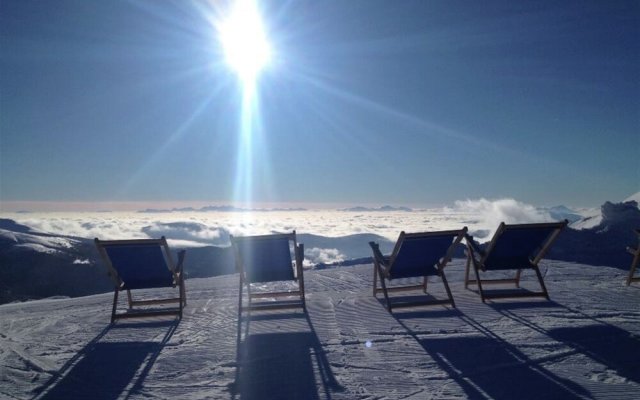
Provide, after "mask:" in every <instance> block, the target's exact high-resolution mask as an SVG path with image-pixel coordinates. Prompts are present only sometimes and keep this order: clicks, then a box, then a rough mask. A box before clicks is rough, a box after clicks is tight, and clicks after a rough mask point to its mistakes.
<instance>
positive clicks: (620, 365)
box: [492, 302, 640, 383]
mask: <svg viewBox="0 0 640 400" xmlns="http://www.w3.org/2000/svg"><path fill="white" fill-rule="evenodd" d="M516 304H517V303H516ZM538 304H540V303H538ZM543 304H544V303H543ZM521 306H522V308H525V307H527V306H528V307H531V306H532V304H529V303H521ZM537 306H539V305H537ZM548 306H549V307H557V308H560V309H562V310H565V311H569V312H572V313H576V314H582V316H583V317H584V319H586V320H589V322H590V323H589V324H588V325H583V326H572V327H559V328H551V329H546V328H544V327H541V326H539V325H538V324H536V323H534V322H531V321H529V320H528V319H526V318H525V317H522V316H519V315H517V314H515V313H514V312H512V311H513V310H516V307H514V305H509V304H493V305H492V307H493V308H494V309H495V310H496V311H498V312H500V313H501V314H503V315H505V316H507V317H509V318H511V319H513V320H514V321H517V322H520V323H522V324H525V325H527V326H529V327H530V328H532V329H535V330H537V331H538V332H540V333H543V334H545V335H547V336H549V337H550V338H552V339H554V340H556V341H558V342H561V343H564V344H565V345H567V346H569V347H571V348H573V349H574V350H575V351H577V352H579V353H581V354H583V355H585V356H587V357H589V358H591V359H592V360H594V361H596V362H598V363H600V364H602V365H604V366H605V367H607V368H608V369H611V370H614V371H616V373H617V374H619V375H620V376H621V377H623V378H626V379H628V380H631V381H633V382H636V383H640V367H639V366H638V357H639V356H640V340H639V339H638V338H636V337H634V336H633V335H632V334H631V333H630V332H629V331H626V330H624V329H621V328H618V327H617V326H614V325H610V324H608V323H606V322H602V321H599V320H598V319H597V318H594V317H591V316H589V315H587V314H583V313H581V312H580V311H576V310H573V309H571V308H568V307H566V306H564V305H561V304H558V303H555V302H549V304H548Z"/></svg>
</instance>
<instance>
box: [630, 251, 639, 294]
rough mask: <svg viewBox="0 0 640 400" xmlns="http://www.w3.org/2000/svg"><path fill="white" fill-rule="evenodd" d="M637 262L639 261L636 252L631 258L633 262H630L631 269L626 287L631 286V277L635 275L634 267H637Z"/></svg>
mask: <svg viewBox="0 0 640 400" xmlns="http://www.w3.org/2000/svg"><path fill="white" fill-rule="evenodd" d="M638 261H640V252H636V254H635V255H634V256H633V261H632V262H631V268H630V269H629V276H628V277H627V286H629V285H631V282H633V280H634V279H633V276H634V275H635V273H636V267H637V266H638Z"/></svg>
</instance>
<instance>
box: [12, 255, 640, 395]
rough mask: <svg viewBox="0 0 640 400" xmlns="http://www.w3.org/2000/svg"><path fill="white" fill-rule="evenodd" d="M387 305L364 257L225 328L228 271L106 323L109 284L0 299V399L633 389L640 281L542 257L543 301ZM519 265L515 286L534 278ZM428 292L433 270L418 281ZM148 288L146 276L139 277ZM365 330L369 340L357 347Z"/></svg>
mask: <svg viewBox="0 0 640 400" xmlns="http://www.w3.org/2000/svg"><path fill="white" fill-rule="evenodd" d="M463 268H464V263H463V261H462V260H459V259H456V260H454V262H453V264H451V266H450V267H447V274H448V278H449V281H450V283H451V284H452V290H453V294H454V297H455V299H456V303H457V305H458V308H457V309H450V308H445V307H441V306H435V307H430V308H429V307H427V308H417V309H411V310H406V311H403V312H399V313H396V314H394V315H390V314H388V313H387V312H386V311H385V309H384V308H383V306H382V304H381V303H380V302H379V301H377V300H375V299H374V298H373V297H372V296H371V288H370V285H371V266H370V265H363V266H358V267H352V268H335V269H330V270H323V271H309V272H307V273H306V274H305V278H306V283H307V285H306V286H307V293H308V295H307V301H308V313H307V315H306V316H305V314H303V313H302V312H300V311H292V312H288V311H274V312H271V313H267V314H259V313H256V314H254V315H253V316H252V317H251V318H250V319H247V320H245V321H244V322H243V325H242V330H241V337H242V340H241V343H240V345H238V342H237V340H236V335H237V332H238V330H237V324H236V322H237V319H236V316H237V283H238V281H237V279H238V278H237V275H227V276H220V277H215V278H206V279H192V280H189V281H187V295H188V299H189V304H188V306H187V308H186V309H185V316H184V318H183V319H182V321H180V322H179V323H177V322H175V321H174V320H172V319H160V318H159V319H157V320H152V321H149V320H142V321H130V322H119V323H117V324H115V325H113V326H110V325H109V313H110V303H111V297H112V296H111V295H110V294H104V295H94V296H89V297H81V298H74V299H63V300H39V301H33V302H28V303H21V304H8V305H4V306H0V315H2V318H0V398H7V399H33V398H38V399H71V398H91V399H119V398H127V399H143V398H144V399H160V398H162V399H164V398H174V399H178V398H180V399H204V398H207V399H233V398H240V399H287V398H292V399H400V398H403V399H426V398H435V399H452V398H453V399H464V398H494V399H515V398H518V399H536V400H539V399H549V398H557V399H571V398H584V399H591V398H594V399H630V398H634V397H637V395H638V393H640V367H639V365H638V359H640V287H637V286H636V287H626V286H624V284H623V281H624V274H625V272H624V271H621V270H619V269H613V268H608V267H595V266H587V265H581V264H572V263H565V262H556V261H543V262H542V270H543V273H544V275H545V280H546V283H547V285H548V288H549V291H550V293H551V297H552V301H550V302H547V301H541V300H517V301H509V300H501V301H496V302H494V303H488V304H483V303H482V302H481V301H480V299H479V297H478V296H477V295H476V294H475V293H474V292H471V291H468V290H465V289H464V288H463V285H462V278H463V272H464V271H463ZM531 278H532V274H525V282H524V283H523V286H524V287H528V288H534V286H533V281H532V280H531ZM429 288H430V290H433V291H434V294H435V295H436V296H442V295H443V290H442V289H441V285H440V284H439V283H438V282H437V281H434V282H433V283H430V284H429ZM143 294H144V295H146V296H149V295H152V294H154V292H153V291H146V292H143ZM367 343H368V344H369V345H370V346H367Z"/></svg>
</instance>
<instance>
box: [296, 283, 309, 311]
mask: <svg viewBox="0 0 640 400" xmlns="http://www.w3.org/2000/svg"><path fill="white" fill-rule="evenodd" d="M298 285H299V288H300V301H301V302H302V311H304V312H307V301H306V298H305V295H304V276H303V275H302V274H300V279H299V280H298Z"/></svg>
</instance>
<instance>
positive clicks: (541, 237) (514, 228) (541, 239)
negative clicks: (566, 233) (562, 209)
mask: <svg viewBox="0 0 640 400" xmlns="http://www.w3.org/2000/svg"><path fill="white" fill-rule="evenodd" d="M566 225H567V221H564V222H553V223H541V224H518V225H507V224H505V223H504V222H503V223H501V224H500V226H499V227H498V230H497V231H496V233H495V234H494V235H493V238H492V239H491V242H489V245H488V246H487V249H486V251H485V254H484V257H483V259H482V264H483V266H484V268H485V269H487V270H502V269H519V268H523V267H527V266H530V264H532V263H533V264H537V263H538V261H539V260H540V258H542V257H543V256H544V254H545V253H546V252H547V250H548V249H549V246H550V245H551V244H552V243H553V241H554V240H555V239H556V237H557V235H558V234H559V233H560V231H561V230H562V229H563V228H564V227H565V226H566Z"/></svg>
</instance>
